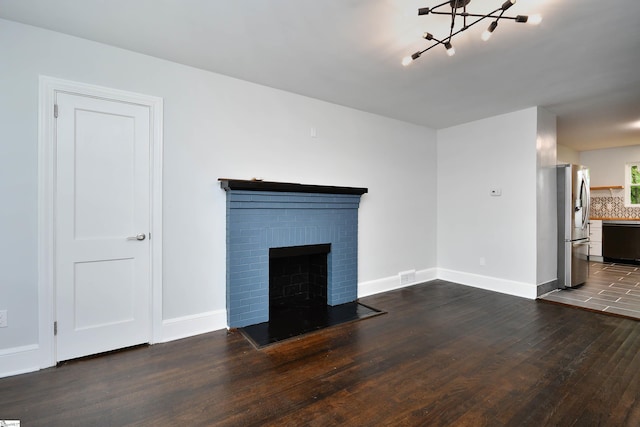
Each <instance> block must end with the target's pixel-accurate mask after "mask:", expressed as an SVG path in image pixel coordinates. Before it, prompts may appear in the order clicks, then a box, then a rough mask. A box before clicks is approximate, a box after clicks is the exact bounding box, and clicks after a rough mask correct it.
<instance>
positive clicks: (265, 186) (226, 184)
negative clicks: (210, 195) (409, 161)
mask: <svg viewBox="0 0 640 427" xmlns="http://www.w3.org/2000/svg"><path fill="white" fill-rule="evenodd" d="M218 181H220V187H222V189H224V190H225V191H228V190H247V191H279V192H288V193H289V192H291V193H322V194H356V195H359V196H361V195H363V194H364V193H368V192H369V189H368V188H360V187H335V186H331V185H309V184H297V183H292V182H272V181H258V180H245V179H228V178H218Z"/></svg>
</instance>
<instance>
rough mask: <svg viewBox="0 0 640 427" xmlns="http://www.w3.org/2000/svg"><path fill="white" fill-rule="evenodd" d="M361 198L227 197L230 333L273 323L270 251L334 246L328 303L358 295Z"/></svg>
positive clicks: (242, 193) (281, 194) (236, 194)
mask: <svg viewBox="0 0 640 427" xmlns="http://www.w3.org/2000/svg"><path fill="white" fill-rule="evenodd" d="M359 203H360V196H359V195H342V194H315V193H313V194H311V193H285V192H266V191H265V192H263V191H247V190H228V191H227V314H228V324H229V326H230V327H243V326H248V325H252V324H256V323H262V322H266V321H268V320H269V248H277V247H287V246H302V245H314V244H322V243H330V244H331V252H330V253H329V254H328V256H327V268H328V280H327V303H328V304H329V305H338V304H343V303H346V302H351V301H355V300H356V298H357V295H358V289H357V288H358V206H359Z"/></svg>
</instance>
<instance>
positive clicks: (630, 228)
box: [602, 221, 640, 264]
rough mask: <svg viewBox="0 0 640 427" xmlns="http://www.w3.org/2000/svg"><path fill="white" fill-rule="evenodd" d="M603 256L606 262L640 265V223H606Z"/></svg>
mask: <svg viewBox="0 0 640 427" xmlns="http://www.w3.org/2000/svg"><path fill="white" fill-rule="evenodd" d="M602 256H603V257H604V260H605V261H624V262H632V263H634V264H640V222H638V221H604V222H603V224H602Z"/></svg>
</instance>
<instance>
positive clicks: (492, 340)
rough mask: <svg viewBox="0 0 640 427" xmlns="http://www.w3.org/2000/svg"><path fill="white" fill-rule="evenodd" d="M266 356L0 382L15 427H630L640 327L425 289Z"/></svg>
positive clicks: (380, 299)
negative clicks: (376, 312) (16, 422)
mask: <svg viewBox="0 0 640 427" xmlns="http://www.w3.org/2000/svg"><path fill="white" fill-rule="evenodd" d="M362 302H364V303H365V304H369V305H372V306H374V307H377V308H379V309H381V310H384V311H386V312H387V314H385V315H381V316H377V317H372V318H369V319H365V320H362V321H358V322H353V323H348V324H345V325H341V326H337V327H333V328H329V329H325V330H323V331H320V332H316V333H313V334H311V335H308V336H304V337H302V338H299V339H296V340H291V341H285V342H282V343H279V344H276V345H274V346H271V347H267V348H265V349H263V350H256V349H254V348H253V347H252V346H251V344H250V343H249V342H248V341H247V340H246V339H245V338H244V337H243V336H242V335H241V334H240V333H237V332H236V333H230V334H227V333H226V332H225V331H219V332H214V333H210V334H205V335H200V336H197V337H193V338H188V339H184V340H181V341H174V342H171V343H166V344H158V345H154V346H150V347H143V348H136V349H132V350H128V351H123V352H119V353H113V354H108V355H105V356H102V357H97V358H93V359H89V360H80V361H75V362H71V363H67V364H64V365H62V366H60V367H57V368H50V369H46V370H43V371H40V372H35V373H30V374H24V375H20V376H15V377H10V378H4V379H0V419H19V420H21V421H22V424H21V425H23V426H49V427H50V426H128V425H135V426H147V425H149V426H159V425H172V426H173V425H175V426H209V425H224V426H248V425H255V426H265V425H266V426H269V425H271V426H306V425H310V426H333V425H340V426H374V425H375V426H378V425H383V426H387V425H388V426H403V425H404V426H415V425H429V426H431V425H434V426H438V425H442V426H445V425H446V426H451V425H455V426H501V425H509V426H536V427H537V426H544V425H553V426H597V425H602V426H624V425H626V426H638V425H640V351H639V350H640V322H639V321H636V320H632V319H626V318H620V317H611V316H603V315H596V314H594V313H592V312H588V311H584V310H579V309H575V308H571V307H566V306H561V305H556V304H548V303H544V302H540V301H532V300H526V299H521V298H517V297H511V296H507V295H502V294H497V293H492V292H488V291H483V290H479V289H474V288H470V287H465V286H461V285H456V284H452V283H448V282H443V281H434V282H430V283H427V284H424V285H418V286H413V287H410V288H405V289H400V290H397V291H392V292H388V293H384V294H379V295H374V296H371V297H367V298H363V299H362Z"/></svg>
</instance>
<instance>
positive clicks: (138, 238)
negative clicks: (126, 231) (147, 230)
mask: <svg viewBox="0 0 640 427" xmlns="http://www.w3.org/2000/svg"><path fill="white" fill-rule="evenodd" d="M146 237H147V236H146V235H145V234H144V233H140V234H136V235H135V236H131V237H127V240H144V239H145V238H146Z"/></svg>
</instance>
